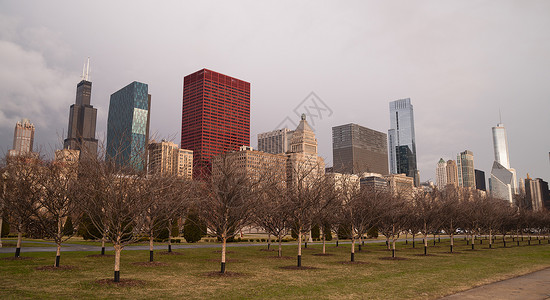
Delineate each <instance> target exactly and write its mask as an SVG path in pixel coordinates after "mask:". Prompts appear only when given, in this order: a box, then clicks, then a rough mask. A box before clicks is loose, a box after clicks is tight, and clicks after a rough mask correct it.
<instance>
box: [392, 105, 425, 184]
mask: <svg viewBox="0 0 550 300" xmlns="http://www.w3.org/2000/svg"><path fill="white" fill-rule="evenodd" d="M388 154H389V155H388V156H389V160H390V161H389V166H390V172H391V173H392V174H402V173H403V174H405V175H407V176H409V177H413V178H414V184H415V186H419V184H420V178H419V177H420V176H419V174H418V169H417V164H416V142H415V134H414V113H413V106H412V104H411V99H410V98H406V99H400V100H396V101H392V102H390V129H389V130H388Z"/></svg>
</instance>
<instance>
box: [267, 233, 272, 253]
mask: <svg viewBox="0 0 550 300" xmlns="http://www.w3.org/2000/svg"><path fill="white" fill-rule="evenodd" d="M270 247H271V233H268V234H267V250H269V248H270Z"/></svg>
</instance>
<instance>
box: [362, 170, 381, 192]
mask: <svg viewBox="0 0 550 300" xmlns="http://www.w3.org/2000/svg"><path fill="white" fill-rule="evenodd" d="M359 183H360V186H361V189H365V190H367V191H375V192H382V191H387V190H388V181H387V180H386V179H384V178H383V177H382V175H381V174H375V173H366V174H363V177H361V178H360V179H359Z"/></svg>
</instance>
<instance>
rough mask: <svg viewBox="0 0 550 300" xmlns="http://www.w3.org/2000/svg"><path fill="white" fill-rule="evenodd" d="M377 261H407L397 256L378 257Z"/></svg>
mask: <svg viewBox="0 0 550 300" xmlns="http://www.w3.org/2000/svg"><path fill="white" fill-rule="evenodd" d="M378 259H380V260H408V258H405V257H400V256H397V257H391V256H387V257H379V258H378Z"/></svg>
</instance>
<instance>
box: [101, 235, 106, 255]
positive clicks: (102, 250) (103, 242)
mask: <svg viewBox="0 0 550 300" xmlns="http://www.w3.org/2000/svg"><path fill="white" fill-rule="evenodd" d="M101 255H105V235H104V236H103V237H102V238H101Z"/></svg>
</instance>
